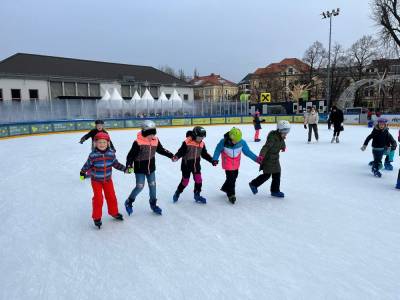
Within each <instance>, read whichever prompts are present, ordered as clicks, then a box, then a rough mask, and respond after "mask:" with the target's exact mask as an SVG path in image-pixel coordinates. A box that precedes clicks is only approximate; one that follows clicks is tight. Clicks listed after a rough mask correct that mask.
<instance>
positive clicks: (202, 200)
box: [194, 192, 207, 204]
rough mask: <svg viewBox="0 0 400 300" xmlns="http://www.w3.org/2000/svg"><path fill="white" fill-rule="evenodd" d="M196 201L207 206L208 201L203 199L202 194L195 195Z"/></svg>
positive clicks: (196, 193)
mask: <svg viewBox="0 0 400 300" xmlns="http://www.w3.org/2000/svg"><path fill="white" fill-rule="evenodd" d="M194 200H195V201H196V202H197V203H201V204H206V203H207V199H206V198H204V197H202V196H201V195H200V192H195V193H194Z"/></svg>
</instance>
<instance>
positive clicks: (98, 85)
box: [0, 53, 194, 101]
mask: <svg viewBox="0 0 400 300" xmlns="http://www.w3.org/2000/svg"><path fill="white" fill-rule="evenodd" d="M113 88H116V89H117V90H118V92H119V93H120V94H121V95H122V97H123V98H125V99H130V98H132V96H133V95H134V93H135V91H137V92H138V93H139V95H140V96H142V95H143V94H144V92H145V90H146V88H147V89H149V91H150V93H151V95H152V96H153V98H155V99H158V97H159V96H160V95H161V93H162V92H164V94H166V96H167V97H169V96H170V95H171V94H172V92H173V90H174V89H176V90H177V92H178V94H179V96H181V98H182V99H183V100H184V101H193V98H194V95H193V86H192V85H191V84H189V83H187V82H185V81H182V80H180V79H178V78H176V77H174V76H171V75H169V74H166V73H164V72H162V71H160V70H158V69H156V68H153V67H149V66H138V65H127V64H119V63H109V62H99V61H90V60H81V59H73V58H64V57H53V56H45V55H35V54H24V53H17V54H15V55H12V56H10V57H8V58H6V59H4V60H2V61H0V100H33V99H43V100H49V99H63V98H64V99H65V98H72V99H100V98H101V97H102V96H103V95H104V94H105V92H106V91H107V90H108V91H109V92H110V91H111V90H112V89H113Z"/></svg>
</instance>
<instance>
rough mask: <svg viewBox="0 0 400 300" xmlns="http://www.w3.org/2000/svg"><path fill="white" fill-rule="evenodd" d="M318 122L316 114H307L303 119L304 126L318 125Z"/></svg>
mask: <svg viewBox="0 0 400 300" xmlns="http://www.w3.org/2000/svg"><path fill="white" fill-rule="evenodd" d="M318 121H319V116H318V113H317V112H315V113H309V114H307V115H306V116H305V118H304V124H309V125H311V124H318Z"/></svg>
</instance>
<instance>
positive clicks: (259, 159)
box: [256, 155, 264, 165]
mask: <svg viewBox="0 0 400 300" xmlns="http://www.w3.org/2000/svg"><path fill="white" fill-rule="evenodd" d="M263 160H264V156H262V155H260V156H258V157H257V159H256V162H257V163H258V164H260V165H261V163H262V162H263Z"/></svg>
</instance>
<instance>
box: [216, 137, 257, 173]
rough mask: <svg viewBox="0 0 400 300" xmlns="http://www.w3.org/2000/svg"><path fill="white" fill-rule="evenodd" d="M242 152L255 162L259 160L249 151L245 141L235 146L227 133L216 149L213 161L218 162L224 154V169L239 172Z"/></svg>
mask: <svg viewBox="0 0 400 300" xmlns="http://www.w3.org/2000/svg"><path fill="white" fill-rule="evenodd" d="M242 152H243V154H244V155H246V156H247V157H249V158H250V159H252V160H253V161H256V160H257V155H255V154H254V153H253V152H252V151H251V150H250V149H249V146H248V145H247V143H246V141H245V140H241V141H240V142H239V143H236V144H233V143H232V141H231V139H230V138H229V133H228V132H227V133H225V135H224V138H223V139H222V140H220V142H219V143H218V145H217V147H216V148H215V151H214V155H213V160H218V158H219V155H220V154H221V153H222V155H221V157H222V168H223V169H224V170H228V171H233V170H238V169H239V167H240V158H241V154H242Z"/></svg>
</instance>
